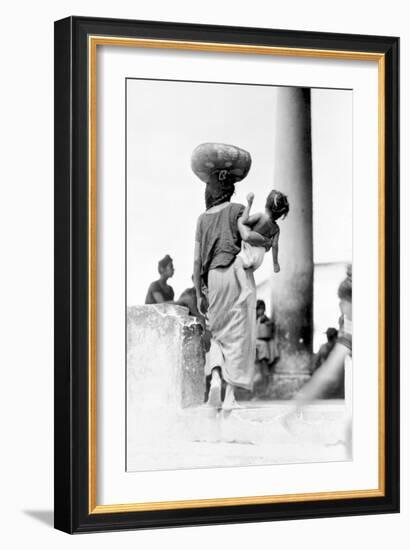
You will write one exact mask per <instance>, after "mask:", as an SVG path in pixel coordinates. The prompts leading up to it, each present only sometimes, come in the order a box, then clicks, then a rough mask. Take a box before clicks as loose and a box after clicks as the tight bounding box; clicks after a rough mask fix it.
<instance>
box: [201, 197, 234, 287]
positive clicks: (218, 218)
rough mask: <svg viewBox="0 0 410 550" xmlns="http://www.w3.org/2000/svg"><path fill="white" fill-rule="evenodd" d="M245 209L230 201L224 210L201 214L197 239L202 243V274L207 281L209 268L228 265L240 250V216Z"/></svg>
mask: <svg viewBox="0 0 410 550" xmlns="http://www.w3.org/2000/svg"><path fill="white" fill-rule="evenodd" d="M243 211H244V206H243V205H242V204H237V203H229V204H228V205H227V206H225V207H224V208H222V210H218V211H217V212H212V213H207V212H204V213H203V214H201V215H200V216H199V219H198V224H197V228H196V240H197V241H198V242H199V243H200V245H201V264H202V270H201V275H202V278H203V279H204V281H205V282H206V280H207V275H208V271H209V270H211V269H215V268H217V267H228V266H229V265H231V263H232V262H233V261H234V259H235V256H236V255H237V254H238V252H240V250H241V236H240V234H239V230H238V218H239V217H240V216H241V215H242V213H243Z"/></svg>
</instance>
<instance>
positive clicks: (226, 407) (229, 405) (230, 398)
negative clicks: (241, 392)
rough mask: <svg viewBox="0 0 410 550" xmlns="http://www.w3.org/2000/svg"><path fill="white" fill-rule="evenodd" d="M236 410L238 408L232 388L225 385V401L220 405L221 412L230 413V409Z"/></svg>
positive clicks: (229, 385)
mask: <svg viewBox="0 0 410 550" xmlns="http://www.w3.org/2000/svg"><path fill="white" fill-rule="evenodd" d="M237 408H238V403H237V402H236V399H235V393H234V389H233V386H231V384H227V385H226V391H225V399H224V402H223V403H222V410H223V411H224V412H230V411H232V409H237Z"/></svg>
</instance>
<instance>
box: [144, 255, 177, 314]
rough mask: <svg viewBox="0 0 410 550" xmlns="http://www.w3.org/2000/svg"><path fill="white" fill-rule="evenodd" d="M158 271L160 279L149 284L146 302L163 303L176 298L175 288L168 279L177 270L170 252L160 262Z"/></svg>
mask: <svg viewBox="0 0 410 550" xmlns="http://www.w3.org/2000/svg"><path fill="white" fill-rule="evenodd" d="M158 273H159V275H160V277H159V279H158V281H154V282H153V283H151V284H150V285H149V288H148V292H147V297H146V298H145V303H146V304H162V303H163V302H172V301H173V300H174V289H173V288H172V286H170V285H169V284H168V283H167V281H168V279H170V278H171V277H172V276H173V275H174V273H175V270H174V264H173V261H172V258H171V256H169V255H168V254H167V255H166V256H164V257H163V258H162V260H160V261H159V262H158Z"/></svg>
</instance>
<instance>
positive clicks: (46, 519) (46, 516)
mask: <svg viewBox="0 0 410 550" xmlns="http://www.w3.org/2000/svg"><path fill="white" fill-rule="evenodd" d="M23 513H24V514H26V516H30V517H31V518H33V519H36V520H37V521H40V522H41V523H44V524H45V525H48V527H53V526H54V512H53V510H23Z"/></svg>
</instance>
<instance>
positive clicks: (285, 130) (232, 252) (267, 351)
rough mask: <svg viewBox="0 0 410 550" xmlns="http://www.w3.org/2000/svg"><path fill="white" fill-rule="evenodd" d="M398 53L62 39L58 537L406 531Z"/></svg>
mask: <svg viewBox="0 0 410 550" xmlns="http://www.w3.org/2000/svg"><path fill="white" fill-rule="evenodd" d="M398 82H399V39H398V38H394V37H382V36H361V35H347V34H346V35H345V34H327V33H316V32H301V31H285V30H272V29H255V28H237V27H222V26H206V25H196V24H181V23H163V22H161V23H160V22H147V21H130V20H113V19H96V18H83V17H69V18H67V19H63V20H61V21H57V22H56V23H55V527H56V528H57V529H60V530H63V531H66V532H68V533H78V532H90V531H105V530H118V529H139V528H152V527H172V526H184V525H204V524H216V523H235V522H252V521H273V520H279V519H297V518H315V517H329V516H336V515H353V514H372V513H374V514H375V513H392V512H398V510H399V144H398V140H399V122H398V113H399V97H398V94H399V88H398Z"/></svg>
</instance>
